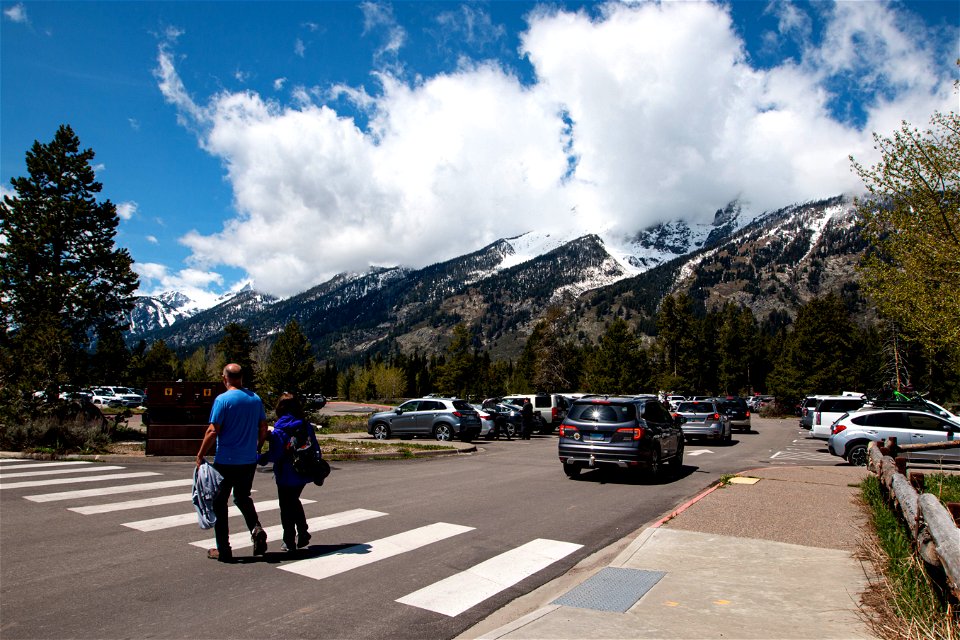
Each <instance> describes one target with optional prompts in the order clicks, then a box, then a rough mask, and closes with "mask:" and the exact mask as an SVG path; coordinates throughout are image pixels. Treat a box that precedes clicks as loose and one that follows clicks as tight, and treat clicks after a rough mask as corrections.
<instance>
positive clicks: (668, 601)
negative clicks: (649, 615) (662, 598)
mask: <svg viewBox="0 0 960 640" xmlns="http://www.w3.org/2000/svg"><path fill="white" fill-rule="evenodd" d="M663 604H664V606H667V607H679V606H680V603H679V602H674V601H673V600H667V601H666V602H664V603H663Z"/></svg>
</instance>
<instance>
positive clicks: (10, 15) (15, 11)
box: [3, 2, 30, 24]
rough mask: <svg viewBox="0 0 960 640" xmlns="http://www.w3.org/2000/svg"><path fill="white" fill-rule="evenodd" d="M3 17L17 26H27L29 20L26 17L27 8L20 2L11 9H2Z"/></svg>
mask: <svg viewBox="0 0 960 640" xmlns="http://www.w3.org/2000/svg"><path fill="white" fill-rule="evenodd" d="M3 15H4V16H6V18H7V20H10V21H11V22H17V23H19V24H27V23H29V22H30V19H29V18H28V17H27V8H26V7H25V6H23V3H22V2H18V3H17V4H15V5H13V6H12V7H7V8H6V9H4V10H3Z"/></svg>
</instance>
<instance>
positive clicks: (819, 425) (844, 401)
mask: <svg viewBox="0 0 960 640" xmlns="http://www.w3.org/2000/svg"><path fill="white" fill-rule="evenodd" d="M866 401H867V398H866V396H864V395H863V394H860V393H849V392H848V393H844V394H843V395H840V396H820V402H818V403H817V408H816V410H815V411H814V413H813V421H812V424H811V428H810V435H811V436H813V437H814V438H819V439H820V440H829V439H830V426H831V425H832V424H833V423H834V422H836V421H837V419H839V418H840V416H842V415H843V414H845V413H850V412H851V411H856V410H857V409H859V408H860V407H862V406H863V405H864V403H866Z"/></svg>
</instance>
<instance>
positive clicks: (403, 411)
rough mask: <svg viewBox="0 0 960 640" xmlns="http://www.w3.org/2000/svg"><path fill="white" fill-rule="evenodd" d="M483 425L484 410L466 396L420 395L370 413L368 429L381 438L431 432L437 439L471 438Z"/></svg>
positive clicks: (429, 434) (463, 439)
mask: <svg viewBox="0 0 960 640" xmlns="http://www.w3.org/2000/svg"><path fill="white" fill-rule="evenodd" d="M480 426H481V425H480V414H479V413H477V410H476V409H474V408H473V407H472V406H471V405H470V403H469V402H467V401H466V400H460V399H458V398H417V399H415V400H407V401H406V402H404V403H403V404H401V405H400V406H399V407H397V408H395V409H390V410H389V411H381V412H380V413H375V414H373V415H372V416H370V419H369V420H367V433H369V434H370V435H372V436H373V437H374V438H376V439H377V440H386V439H387V438H389V437H391V436H398V437H410V436H430V437H432V438H436V439H437V440H452V439H453V438H455V437H456V438H460V440H461V441H463V442H471V441H472V440H473V439H474V438H476V437H477V436H478V435H480Z"/></svg>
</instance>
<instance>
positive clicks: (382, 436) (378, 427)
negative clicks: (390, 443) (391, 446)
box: [373, 422, 390, 440]
mask: <svg viewBox="0 0 960 640" xmlns="http://www.w3.org/2000/svg"><path fill="white" fill-rule="evenodd" d="M373 437H374V438H376V439H377V440H386V439H387V438H389V437H390V427H388V426H387V425H385V424H384V423H382V422H378V423H377V424H375V425H373Z"/></svg>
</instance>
